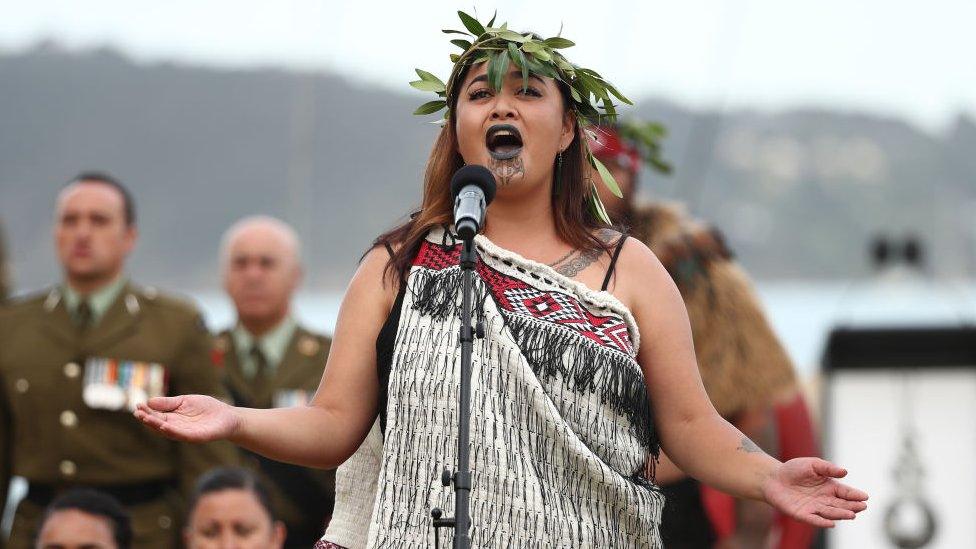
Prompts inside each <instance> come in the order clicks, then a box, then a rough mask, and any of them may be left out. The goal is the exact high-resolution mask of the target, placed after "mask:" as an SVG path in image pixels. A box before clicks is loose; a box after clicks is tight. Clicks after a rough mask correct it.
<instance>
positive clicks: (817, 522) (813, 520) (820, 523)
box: [797, 513, 834, 528]
mask: <svg viewBox="0 0 976 549" xmlns="http://www.w3.org/2000/svg"><path fill="white" fill-rule="evenodd" d="M797 518H799V519H800V521H802V522H805V523H807V524H809V525H811V526H816V527H817V528H833V527H834V521H832V520H828V519H825V518H823V517H821V516H820V515H815V514H813V513H806V514H803V515H801V516H799V517H797Z"/></svg>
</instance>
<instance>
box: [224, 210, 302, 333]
mask: <svg viewBox="0 0 976 549" xmlns="http://www.w3.org/2000/svg"><path fill="white" fill-rule="evenodd" d="M300 253H301V250H300V244H299V242H298V237H297V236H296V235H295V231H294V230H293V229H292V228H291V227H290V226H288V225H287V224H286V223H284V222H283V221H280V220H278V219H275V218H273V217H267V216H254V217H247V218H244V219H242V220H240V221H238V222H237V223H235V224H234V225H232V226H231V227H230V228H229V229H227V232H226V233H224V237H223V240H222V245H221V265H222V270H223V279H224V289H225V290H226V291H227V294H228V295H229V296H230V298H231V300H233V302H234V307H235V309H237V316H238V319H239V320H240V322H241V324H243V325H244V327H245V328H247V329H248V331H249V332H251V333H252V334H254V335H261V334H263V333H265V332H267V331H268V330H271V329H272V328H274V327H275V326H277V325H278V324H279V323H280V322H281V321H282V320H283V319H284V318H285V316H287V315H288V312H289V309H290V307H291V296H292V294H293V293H294V292H295V290H296V289H298V286H299V284H300V283H301V280H302V265H301V259H300Z"/></svg>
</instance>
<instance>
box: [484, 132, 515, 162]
mask: <svg viewBox="0 0 976 549" xmlns="http://www.w3.org/2000/svg"><path fill="white" fill-rule="evenodd" d="M485 145H487V146H488V154H490V155H491V157H492V158H494V159H495V160H510V159H512V158H515V157H516V156H518V154H519V153H520V152H522V134H521V133H519V131H518V128H516V127H515V126H513V125H511V124H496V125H494V126H492V127H490V128H488V133H487V135H485Z"/></svg>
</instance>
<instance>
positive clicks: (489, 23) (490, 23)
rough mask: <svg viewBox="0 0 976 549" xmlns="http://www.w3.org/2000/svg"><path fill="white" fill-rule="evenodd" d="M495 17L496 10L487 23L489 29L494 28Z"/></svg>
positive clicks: (496, 14) (496, 15)
mask: <svg viewBox="0 0 976 549" xmlns="http://www.w3.org/2000/svg"><path fill="white" fill-rule="evenodd" d="M496 17H498V10H495V13H494V15H492V16H491V20H490V21H488V26H489V27H494V26H495V18H496Z"/></svg>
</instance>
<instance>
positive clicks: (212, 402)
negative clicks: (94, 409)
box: [134, 395, 241, 442]
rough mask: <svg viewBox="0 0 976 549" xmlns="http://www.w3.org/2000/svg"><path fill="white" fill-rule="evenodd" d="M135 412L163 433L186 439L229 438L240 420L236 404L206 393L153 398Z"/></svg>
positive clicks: (204, 440)
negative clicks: (235, 408) (230, 403)
mask: <svg viewBox="0 0 976 549" xmlns="http://www.w3.org/2000/svg"><path fill="white" fill-rule="evenodd" d="M134 414H135V416H136V418H137V419H139V421H142V422H143V423H145V424H146V425H148V426H150V427H152V428H153V429H155V430H157V431H159V432H160V433H162V434H163V435H166V436H167V437H169V438H172V439H175V440H182V441H187V442H209V441H213V440H220V439H224V438H228V437H230V436H231V435H233V434H234V433H235V432H237V430H238V429H239V428H240V423H241V418H240V416H239V414H237V413H236V412H235V410H234V407H233V406H231V405H229V404H225V403H223V402H221V401H219V400H217V399H216V398H213V397H210V396H206V395H180V396H174V397H155V398H151V399H149V402H147V403H145V404H140V405H139V406H138V407H137V408H136V410H135V412H134Z"/></svg>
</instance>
